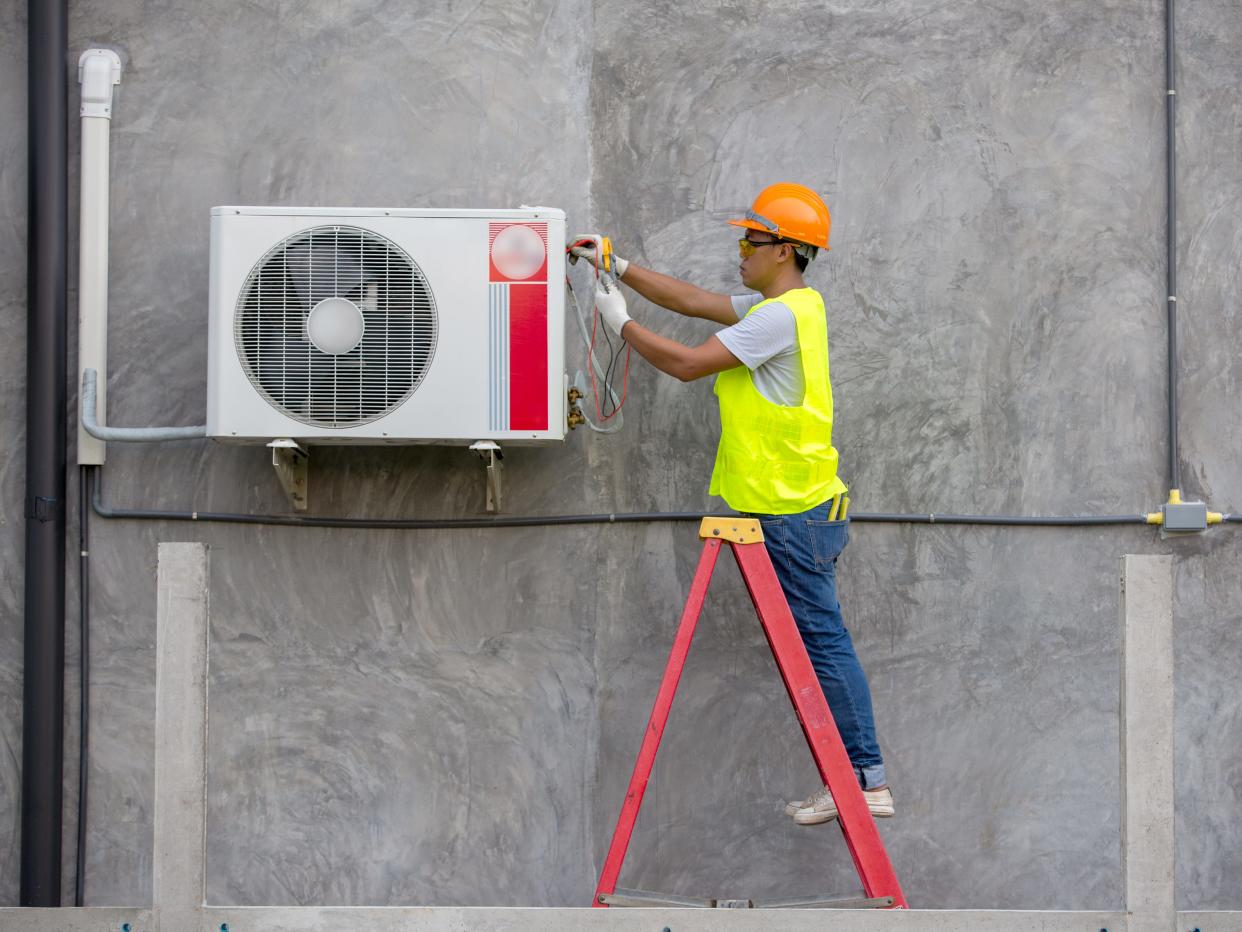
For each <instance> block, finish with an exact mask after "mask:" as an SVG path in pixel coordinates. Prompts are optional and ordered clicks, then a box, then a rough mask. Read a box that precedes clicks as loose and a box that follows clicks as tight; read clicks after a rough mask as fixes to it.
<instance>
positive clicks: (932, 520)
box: [927, 515, 936, 524]
mask: <svg viewBox="0 0 1242 932" xmlns="http://www.w3.org/2000/svg"><path fill="white" fill-rule="evenodd" d="M927 523H928V524H935V523H936V516H935V515H928V516H927Z"/></svg>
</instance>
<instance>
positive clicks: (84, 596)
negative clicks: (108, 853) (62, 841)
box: [73, 466, 91, 906]
mask: <svg viewBox="0 0 1242 932" xmlns="http://www.w3.org/2000/svg"><path fill="white" fill-rule="evenodd" d="M90 501H91V468H90V467H89V466H79V467H78V652H79V656H80V660H79V665H78V690H79V693H78V851H77V858H76V862H75V863H76V869H75V870H74V874H73V877H74V881H73V885H74V891H73V905H74V906H85V905H86V789H87V787H86V784H87V779H88V777H89V770H88V764H89V762H90V724H91V704H90V696H91V637H90V633H91V562H90V561H91V549H90V547H91V535H90V524H91V507H90Z"/></svg>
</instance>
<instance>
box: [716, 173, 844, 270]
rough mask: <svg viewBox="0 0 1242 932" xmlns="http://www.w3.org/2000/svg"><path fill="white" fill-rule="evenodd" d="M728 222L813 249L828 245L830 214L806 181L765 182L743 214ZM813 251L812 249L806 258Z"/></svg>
mask: <svg viewBox="0 0 1242 932" xmlns="http://www.w3.org/2000/svg"><path fill="white" fill-rule="evenodd" d="M729 223H731V224H733V225H734V226H735V227H745V228H746V229H748V230H760V231H762V232H764V233H771V234H772V235H773V236H778V237H780V238H781V239H790V240H794V241H795V242H798V243H805V244H806V245H808V246H814V247H816V248H817V249H827V248H828V232H829V230H831V229H832V217H831V216H830V215H829V213H828V205H827V204H825V203H824V199H823V198H822V197H820V196H819V195H818V194H816V193H815V192H814V191H812V190H811V189H810V188H808V187H807V186H806V185H802V184H793V183H791V182H787V181H782V182H779V183H777V184H770V185H768V186H767V187H766V188H764V189H763V190H762V191H760V192H759V196H758V197H756V198H755V202H754V203H753V204H751V205H750V210H748V211H746V216H745V217H744V218H741V219H738V220H730V221H729ZM814 254H815V253H814V250H812V251H811V256H809V257H808V258H813V257H814Z"/></svg>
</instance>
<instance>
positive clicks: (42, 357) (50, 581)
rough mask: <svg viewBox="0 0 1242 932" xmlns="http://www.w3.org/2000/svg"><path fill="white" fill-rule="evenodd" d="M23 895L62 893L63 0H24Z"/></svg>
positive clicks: (45, 901) (35, 901) (54, 902)
mask: <svg viewBox="0 0 1242 932" xmlns="http://www.w3.org/2000/svg"><path fill="white" fill-rule="evenodd" d="M28 11H29V52H28V59H29V72H28V86H27V95H28V101H29V109H28V120H29V140H28V141H29V150H28V151H29V165H28V171H29V175H30V186H29V189H28V197H29V200H28V202H27V212H28V215H29V234H28V240H27V250H28V259H27V264H28V271H29V278H28V280H27V302H28V303H27V312H26V326H27V330H26V500H25V505H26V588H25V609H26V630H25V665H24V667H23V684H22V686H23V691H22V844H21V894H20V896H21V905H22V906H59V905H60V855H61V850H60V848H61V844H60V832H61V803H62V799H61V797H62V786H61V783H62V779H63V768H64V760H63V751H62V742H63V737H64V735H63V732H64V704H65V421H66V415H65V404H66V391H65V376H66V354H65V256H66V252H67V245H66V230H67V226H68V208H67V205H68V180H67V177H66V170H67V167H68V165H67V161H68V154H67V150H66V138H67V134H68V112H67V107H68V98H67V84H68V75H67V66H66V61H65V53H66V49H67V48H68V44H69V40H68V11H67V9H66V2H65V0H30V2H29V4H28Z"/></svg>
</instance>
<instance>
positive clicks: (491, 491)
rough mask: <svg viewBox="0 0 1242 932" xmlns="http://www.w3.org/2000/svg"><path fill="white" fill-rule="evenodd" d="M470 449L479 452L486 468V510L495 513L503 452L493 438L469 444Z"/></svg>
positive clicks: (498, 507)
mask: <svg viewBox="0 0 1242 932" xmlns="http://www.w3.org/2000/svg"><path fill="white" fill-rule="evenodd" d="M470 449H471V450H473V451H474V452H475V453H477V454H479V459H481V460H483V463H484V466H485V467H486V469H487V512H488V514H495V513H496V512H498V511H500V474H501V470H503V469H504V463H503V460H504V458H505V455H504V453H502V452H501V451H500V445H499V444H498V443H496V442H495V441H493V440H480V441H478V442H477V443H472V444H470Z"/></svg>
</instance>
